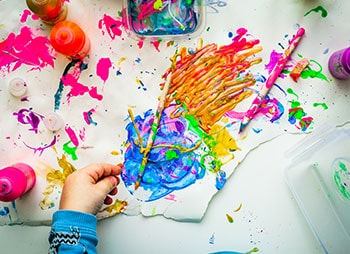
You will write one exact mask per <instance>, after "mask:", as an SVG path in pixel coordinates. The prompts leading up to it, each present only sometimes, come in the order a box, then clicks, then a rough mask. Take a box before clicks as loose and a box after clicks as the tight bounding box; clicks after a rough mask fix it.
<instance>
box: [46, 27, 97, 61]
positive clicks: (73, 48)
mask: <svg viewBox="0 0 350 254" xmlns="http://www.w3.org/2000/svg"><path fill="white" fill-rule="evenodd" d="M50 41H51V44H52V46H53V47H54V49H55V50H56V51H57V52H59V53H61V54H63V55H65V56H67V57H68V58H69V59H76V60H78V59H82V58H84V57H85V56H86V55H87V54H88V53H89V50H90V40H89V38H88V37H87V36H86V35H85V33H84V31H83V30H82V29H81V28H80V26H78V25H77V24H76V23H74V22H71V21H61V22H59V23H57V24H56V25H55V26H54V27H53V28H52V30H51V33H50Z"/></svg>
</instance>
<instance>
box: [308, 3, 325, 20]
mask: <svg viewBox="0 0 350 254" xmlns="http://www.w3.org/2000/svg"><path fill="white" fill-rule="evenodd" d="M311 12H320V13H321V17H322V18H325V17H327V15H328V12H327V10H326V9H325V8H323V7H322V6H317V7H316V8H313V9H311V10H309V11H308V12H306V13H305V14H304V16H307V15H309V14H310V13H311Z"/></svg>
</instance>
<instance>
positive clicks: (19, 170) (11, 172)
mask: <svg viewBox="0 0 350 254" xmlns="http://www.w3.org/2000/svg"><path fill="white" fill-rule="evenodd" d="M35 182H36V176H35V172H34V170H33V169H32V168H31V167H30V166H29V165H27V164H25V163H17V164H15V165H12V166H10V167H6V168H3V169H1V170H0V201H4V202H9V201H13V200H16V199H17V198H19V197H21V196H22V195H23V194H24V193H26V192H28V191H29V190H30V189H32V188H33V186H34V185H35Z"/></svg>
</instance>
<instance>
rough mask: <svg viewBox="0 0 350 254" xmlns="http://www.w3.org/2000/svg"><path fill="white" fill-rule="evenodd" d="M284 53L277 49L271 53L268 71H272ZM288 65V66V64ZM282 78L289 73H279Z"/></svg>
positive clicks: (267, 65) (266, 66)
mask: <svg viewBox="0 0 350 254" xmlns="http://www.w3.org/2000/svg"><path fill="white" fill-rule="evenodd" d="M282 55H283V54H282V53H278V52H276V51H275V50H273V51H272V52H271V54H270V61H269V63H268V64H266V65H265V69H266V70H267V71H268V73H271V72H272V70H273V68H274V67H275V65H276V64H277V61H278V59H279V58H280V57H281V56H282ZM286 67H288V66H287V65H286ZM279 77H280V78H285V77H287V75H285V74H283V73H281V74H280V75H279Z"/></svg>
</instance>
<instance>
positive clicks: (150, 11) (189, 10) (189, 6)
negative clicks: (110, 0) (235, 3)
mask: <svg viewBox="0 0 350 254" xmlns="http://www.w3.org/2000/svg"><path fill="white" fill-rule="evenodd" d="M123 5H124V7H125V9H126V23H127V24H126V27H127V29H128V32H129V35H130V36H131V37H134V38H143V39H147V38H157V37H161V38H167V37H168V38H171V39H176V38H184V37H185V38H187V37H190V36H196V35H198V33H199V32H201V30H202V29H203V27H204V24H205V5H204V0H123Z"/></svg>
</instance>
